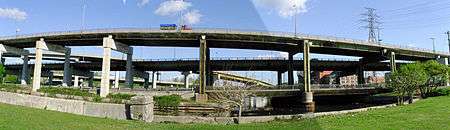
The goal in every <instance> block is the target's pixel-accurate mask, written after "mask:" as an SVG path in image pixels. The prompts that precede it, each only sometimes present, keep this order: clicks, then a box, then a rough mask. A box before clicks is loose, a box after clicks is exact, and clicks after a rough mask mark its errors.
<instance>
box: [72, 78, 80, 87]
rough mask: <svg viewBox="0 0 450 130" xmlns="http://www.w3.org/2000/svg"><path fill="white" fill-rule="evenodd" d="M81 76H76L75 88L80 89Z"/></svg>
mask: <svg viewBox="0 0 450 130" xmlns="http://www.w3.org/2000/svg"><path fill="white" fill-rule="evenodd" d="M79 81H80V76H75V79H74V84H73V87H80V84H79Z"/></svg>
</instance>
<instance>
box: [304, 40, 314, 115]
mask: <svg viewBox="0 0 450 130" xmlns="http://www.w3.org/2000/svg"><path fill="white" fill-rule="evenodd" d="M311 45H312V42H309V41H308V40H304V41H303V70H304V71H303V73H304V74H303V75H304V78H303V79H304V82H303V86H304V94H303V104H304V106H305V111H306V112H314V111H315V103H314V100H313V97H314V95H313V91H312V89H311V62H310V60H311V58H310V46H311Z"/></svg>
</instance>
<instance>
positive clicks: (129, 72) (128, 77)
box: [125, 47, 134, 89]
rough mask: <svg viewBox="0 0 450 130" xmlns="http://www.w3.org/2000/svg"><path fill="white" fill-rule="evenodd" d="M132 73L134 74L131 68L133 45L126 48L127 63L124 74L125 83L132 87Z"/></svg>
mask: <svg viewBox="0 0 450 130" xmlns="http://www.w3.org/2000/svg"><path fill="white" fill-rule="evenodd" d="M133 75H134V70H133V47H129V48H128V53H127V64H126V74H125V84H126V85H127V86H128V87H129V88H131V89H133V82H134V81H133Z"/></svg>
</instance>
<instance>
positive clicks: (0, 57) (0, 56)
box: [0, 51, 5, 65]
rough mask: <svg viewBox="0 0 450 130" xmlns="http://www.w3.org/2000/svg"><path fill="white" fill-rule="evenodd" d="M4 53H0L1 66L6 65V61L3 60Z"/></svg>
mask: <svg viewBox="0 0 450 130" xmlns="http://www.w3.org/2000/svg"><path fill="white" fill-rule="evenodd" d="M3 53H4V52H2V51H0V64H1V65H5V60H3Z"/></svg>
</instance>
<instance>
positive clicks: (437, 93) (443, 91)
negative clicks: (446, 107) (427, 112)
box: [428, 88, 450, 97]
mask: <svg viewBox="0 0 450 130" xmlns="http://www.w3.org/2000/svg"><path fill="white" fill-rule="evenodd" d="M449 95H450V89H445V88H441V89H436V90H433V91H431V92H430V93H429V95H428V96H430V97H436V96H449Z"/></svg>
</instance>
